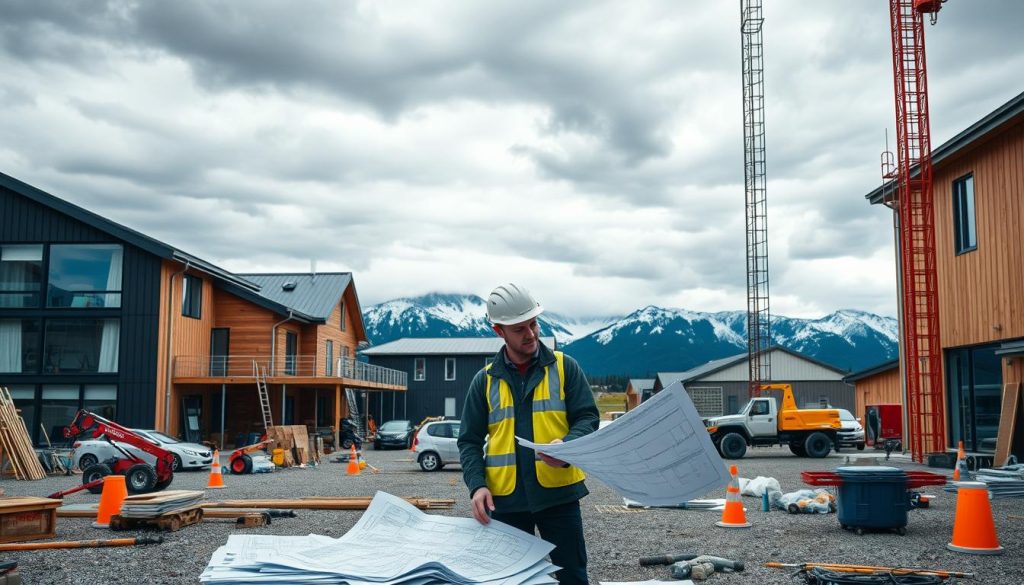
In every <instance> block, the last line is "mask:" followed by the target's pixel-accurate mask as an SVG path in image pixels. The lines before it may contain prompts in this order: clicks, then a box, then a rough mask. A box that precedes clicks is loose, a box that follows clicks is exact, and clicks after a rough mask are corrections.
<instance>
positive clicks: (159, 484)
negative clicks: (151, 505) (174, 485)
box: [153, 475, 174, 492]
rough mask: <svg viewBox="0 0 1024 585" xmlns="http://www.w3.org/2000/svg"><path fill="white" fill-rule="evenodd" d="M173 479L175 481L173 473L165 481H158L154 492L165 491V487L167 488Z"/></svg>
mask: <svg viewBox="0 0 1024 585" xmlns="http://www.w3.org/2000/svg"><path fill="white" fill-rule="evenodd" d="M172 481H174V476H173V475H172V476H170V477H168V478H167V479H165V480H163V481H158V482H156V485H155V486H153V491H154V492H162V491H164V490H165V489H167V486H169V485H171V482H172Z"/></svg>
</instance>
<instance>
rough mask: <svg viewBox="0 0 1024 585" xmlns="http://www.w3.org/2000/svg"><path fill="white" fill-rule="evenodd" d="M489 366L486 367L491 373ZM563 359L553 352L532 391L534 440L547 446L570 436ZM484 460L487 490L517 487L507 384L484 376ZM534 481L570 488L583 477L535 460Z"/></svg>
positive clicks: (503, 491)
mask: <svg viewBox="0 0 1024 585" xmlns="http://www.w3.org/2000/svg"><path fill="white" fill-rule="evenodd" d="M490 368H491V365H490V364H488V366H487V367H486V368H485V370H488V371H489V370H490ZM564 380H565V360H564V356H563V354H562V352H560V351H556V352H555V363H554V364H552V365H549V366H545V367H544V377H543V379H541V381H540V384H538V385H537V387H536V388H534V389H533V404H532V410H533V439H532V440H533V441H534V442H535V443H550V442H551V441H553V440H555V439H561V438H563V437H565V435H566V434H568V433H569V422H568V418H567V417H566V412H565V385H564V382H563V381H564ZM486 385H487V408H488V416H487V431H488V433H489V434H490V439H489V440H488V442H487V457H486V459H485V460H484V469H485V474H486V478H487V488H488V489H490V490H491V493H492V494H494V495H496V496H507V495H509V494H511V493H512V492H513V491H514V490H515V487H516V446H515V407H514V404H513V401H512V389H511V388H510V387H509V385H508V382H506V381H504V380H501V379H500V378H495V377H493V376H491V375H490V374H488V375H487V384H486ZM534 465H535V470H536V472H537V481H538V482H539V483H540V485H542V486H544V487H548V488H552V487H562V486H566V485H571V484H574V483H577V482H580V481H583V479H584V478H585V477H586V476H585V475H584V474H583V471H582V470H580V469H579V468H576V467H572V466H570V467H565V468H559V467H551V466H550V465H548V464H547V463H544V462H543V461H541V460H540V458H539V457H538V458H536V460H535V463H534Z"/></svg>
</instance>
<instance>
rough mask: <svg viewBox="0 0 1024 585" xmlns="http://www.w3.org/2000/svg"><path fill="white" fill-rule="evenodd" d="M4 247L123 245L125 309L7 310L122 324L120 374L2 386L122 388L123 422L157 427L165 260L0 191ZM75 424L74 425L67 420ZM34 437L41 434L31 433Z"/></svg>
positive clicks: (21, 380)
mask: <svg viewBox="0 0 1024 585" xmlns="http://www.w3.org/2000/svg"><path fill="white" fill-rule="evenodd" d="M0 242H2V243H33V244H59V243H77V244H95V243H119V244H121V245H122V246H123V251H124V254H123V256H122V258H123V260H122V261H123V264H122V269H123V270H122V275H121V291H122V292H121V308H120V309H102V310H101V309H97V310H96V312H95V313H93V312H92V311H89V312H83V310H81V309H56V308H54V309H51V308H39V309H24V310H22V309H17V310H15V309H8V310H5V311H4V316H6V317H17V316H25V317H32V318H43V319H48V318H83V317H84V318H90V317H93V316H95V317H96V318H105V317H117V318H119V319H120V343H119V352H118V372H117V373H116V374H89V375H76V376H75V377H74V378H69V376H67V375H63V376H62V375H47V374H42V373H39V374H37V375H31V374H26V375H20V376H18V377H17V378H13V377H0V384H5V385H7V384H28V385H34V386H35V385H39V384H67V383H70V384H76V385H77V384H83V383H84V384H117V397H118V407H117V408H118V412H117V419H118V422H121V423H122V424H126V425H129V426H150V425H152V424H153V408H154V402H153V396H154V390H153V388H154V383H155V380H156V368H157V361H156V357H157V340H158V338H159V332H158V327H159V322H158V312H159V307H158V302H159V289H158V286H159V271H160V259H159V258H157V257H156V256H154V255H152V254H150V253H148V252H145V251H143V250H142V249H140V248H137V247H135V246H132V245H130V244H128V243H126V242H123V241H120V240H118V239H117V238H114V237H113V236H111V235H110V234H107V233H106V232H103V231H101V230H98V229H96V228H94V227H92V226H90V225H87V224H85V223H83V222H81V221H78V220H77V219H74V218H73V217H71V216H68V215H65V214H63V213H59V212H57V211H54V210H53V209H51V208H49V207H46V206H45V205H41V204H39V203H36V202H35V201H32V200H30V199H27V198H25V197H23V196H21V195H19V194H17V193H15V192H13V191H9V190H7V189H4V188H0ZM68 422H70V421H68ZM29 432H30V433H33V434H35V433H36V429H30V431H29Z"/></svg>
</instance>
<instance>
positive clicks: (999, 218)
mask: <svg viewBox="0 0 1024 585" xmlns="http://www.w3.org/2000/svg"><path fill="white" fill-rule="evenodd" d="M932 163H933V185H934V212H935V244H936V272H937V276H938V297H939V335H940V341H941V344H942V359H943V384H944V387H945V408H944V411H945V415H946V443H947V448H952V447H955V445H956V444H957V442H958V441H960V440H963V441H964V443H965V446H966V448H967V449H968V450H970V451H973V452H976V453H995V451H996V446H997V445H996V443H997V437H998V436H999V435H1000V426H1001V425H1004V426H1006V425H1008V424H1009V423H1010V422H1012V420H1003V419H1004V417H1003V416H1002V415H1001V413H1002V412H1003V411H1004V410H1005V409H1007V408H1009V407H1011V406H1016V405H1017V400H1018V399H1017V398H1015V396H1018V395H1019V393H1020V385H1021V381H1022V374H1021V369H1022V367H1024V362H1022V358H1021V352H1019V351H1016V350H1014V349H1013V347H1016V342H1018V341H1020V340H1022V339H1024V305H1022V304H1021V303H1020V299H1019V294H1018V293H1019V291H1020V290H1022V288H1024V240H1022V238H1021V236H1020V231H1021V225H1024V93H1022V94H1020V95H1018V96H1016V97H1014V98H1013V99H1011V100H1010V101H1009V102H1007V103H1005V104H1003V105H1002V106H1000V107H999V108H998V109H996V110H995V111H993V112H992V113H990V114H989V115H987V116H985V117H984V118H982V119H981V120H979V121H978V122H977V123H975V124H973V125H971V126H970V127H969V128H967V129H966V130H964V131H963V132H961V133H959V134H958V135H956V136H955V137H953V138H952V139H951V140H949V141H947V142H945V143H944V144H942V145H941V146H939V147H938V148H936V149H935V150H934V151H933V154H932ZM893 189H894V186H893V185H892V184H891V183H890V184H886V185H883V186H882V187H880V188H878V189H875V190H874V191H872V192H871V193H868V194H867V195H866V197H867V198H868V200H869V201H870V202H871V203H872V204H883V203H886V202H888V201H890V200H891V196H892V193H893ZM897 245H898V241H897ZM1004 402H1005V403H1006V404H1004ZM1019 410H1020V409H1019V408H1018V409H1017V411H1018V412H1019ZM1006 412H1010V411H1008V410H1007V411H1006ZM1007 432H1008V431H1007ZM1003 434H1004V435H1005V437H1004V439H1005V440H1006V441H1005V442H1006V444H1005V445H1004V449H1003V453H1002V456H1001V457H997V459H1003V458H1005V455H1007V454H1008V453H1009V435H1008V434H1007V433H1003ZM1021 447H1022V446H1018V447H1017V450H1016V452H1015V453H1016V455H1017V456H1018V457H1020V456H1022V455H1024V453H1021Z"/></svg>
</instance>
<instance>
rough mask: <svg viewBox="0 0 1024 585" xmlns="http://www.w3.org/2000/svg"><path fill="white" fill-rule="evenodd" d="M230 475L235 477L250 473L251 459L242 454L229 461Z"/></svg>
mask: <svg viewBox="0 0 1024 585" xmlns="http://www.w3.org/2000/svg"><path fill="white" fill-rule="evenodd" d="M231 473H233V474H235V475H245V474H246V473H252V457H249V456H248V455H244V454H243V455H239V456H238V457H236V458H235V459H233V460H232V461H231Z"/></svg>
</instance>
